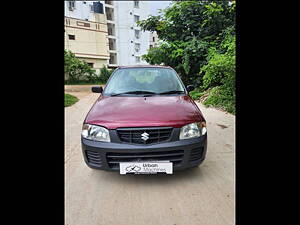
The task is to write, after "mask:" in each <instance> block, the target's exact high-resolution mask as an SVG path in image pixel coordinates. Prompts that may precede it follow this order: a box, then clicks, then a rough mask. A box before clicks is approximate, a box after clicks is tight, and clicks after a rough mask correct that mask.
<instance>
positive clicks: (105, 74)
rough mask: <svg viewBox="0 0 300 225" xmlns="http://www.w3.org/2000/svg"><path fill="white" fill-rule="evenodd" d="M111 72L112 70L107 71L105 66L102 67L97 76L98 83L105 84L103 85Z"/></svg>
mask: <svg viewBox="0 0 300 225" xmlns="http://www.w3.org/2000/svg"><path fill="white" fill-rule="evenodd" d="M113 72H114V69H110V70H109V69H107V67H106V66H103V67H102V68H101V69H100V74H99V81H100V83H102V84H105V83H106V82H107V81H108V79H109V77H110V75H111V74H112V73H113Z"/></svg>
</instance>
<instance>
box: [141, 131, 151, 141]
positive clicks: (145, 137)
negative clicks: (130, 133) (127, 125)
mask: <svg viewBox="0 0 300 225" xmlns="http://www.w3.org/2000/svg"><path fill="white" fill-rule="evenodd" d="M141 136H142V137H141V138H142V139H143V140H144V141H147V140H148V139H149V134H148V133H146V132H144V133H142V134H141Z"/></svg>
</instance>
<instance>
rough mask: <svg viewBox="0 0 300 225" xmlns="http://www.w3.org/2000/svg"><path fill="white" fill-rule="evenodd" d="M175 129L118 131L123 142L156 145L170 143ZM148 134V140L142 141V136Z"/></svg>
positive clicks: (127, 129) (129, 129) (126, 129)
mask: <svg viewBox="0 0 300 225" xmlns="http://www.w3.org/2000/svg"><path fill="white" fill-rule="evenodd" d="M172 130H173V128H136V129H135V128H121V129H117V133H118V136H119V138H120V140H121V141H122V142H126V143H133V144H154V143H160V142H164V141H168V140H169V139H170V137H171V133H172ZM144 133H147V134H148V135H147V134H146V136H147V137H149V139H148V140H143V139H142V134H144Z"/></svg>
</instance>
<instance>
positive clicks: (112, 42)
mask: <svg viewBox="0 0 300 225" xmlns="http://www.w3.org/2000/svg"><path fill="white" fill-rule="evenodd" d="M108 44H109V50H112V51H115V50H117V47H116V40H115V39H112V38H109V39H108Z"/></svg>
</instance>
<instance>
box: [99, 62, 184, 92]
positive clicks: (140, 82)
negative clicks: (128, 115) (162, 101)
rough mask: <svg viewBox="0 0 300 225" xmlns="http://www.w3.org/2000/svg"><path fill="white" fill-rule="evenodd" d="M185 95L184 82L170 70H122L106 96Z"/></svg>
mask: <svg viewBox="0 0 300 225" xmlns="http://www.w3.org/2000/svg"><path fill="white" fill-rule="evenodd" d="M182 93H185V89H184V87H183V84H182V82H181V81H180V80H179V78H178V76H177V74H176V73H175V71H173V70H172V69H168V68H151V67H148V68H147V67H145V68H122V69H118V70H116V71H115V72H114V74H113V76H112V77H111V79H110V80H109V82H108V84H107V86H106V88H105V91H104V95H111V96H114V95H123V94H124V95H167V94H172V95H174V94H182Z"/></svg>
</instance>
